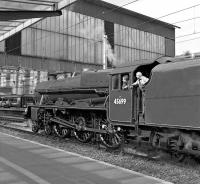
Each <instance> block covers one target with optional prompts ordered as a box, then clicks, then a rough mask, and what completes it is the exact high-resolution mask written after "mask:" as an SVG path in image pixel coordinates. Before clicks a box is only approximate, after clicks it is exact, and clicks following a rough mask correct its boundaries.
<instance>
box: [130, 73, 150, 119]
mask: <svg viewBox="0 0 200 184" xmlns="http://www.w3.org/2000/svg"><path fill="white" fill-rule="evenodd" d="M136 78H137V80H136V81H135V82H134V83H133V84H131V88H133V87H134V86H135V87H137V86H138V87H139V88H140V90H141V103H142V104H141V106H142V116H143V118H144V116H145V89H144V87H145V85H146V84H147V82H148V81H149V79H148V78H147V77H145V76H143V75H142V73H141V72H137V73H136Z"/></svg>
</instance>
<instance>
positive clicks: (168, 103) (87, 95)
mask: <svg viewBox="0 0 200 184" xmlns="http://www.w3.org/2000/svg"><path fill="white" fill-rule="evenodd" d="M141 63H143V64H141V65H134V66H126V67H119V68H115V69H109V70H102V71H87V72H83V73H81V74H80V75H79V76H75V77H73V78H68V79H64V80H58V81H56V80H55V81H47V82H42V83H40V84H39V85H38V86H37V88H36V92H37V94H38V95H39V96H40V101H39V102H38V104H37V105H33V106H30V107H29V109H28V112H27V116H29V117H31V119H32V121H33V127H32V130H33V131H34V132H38V131H39V130H40V129H44V131H45V132H46V134H47V135H49V134H51V133H52V131H54V132H55V133H56V134H57V135H58V136H59V137H67V136H70V135H72V133H73V134H74V136H75V137H76V138H77V139H78V140H79V141H81V142H88V141H90V140H91V139H92V138H93V139H97V138H98V139H99V140H100V141H101V142H102V143H103V144H104V145H105V146H106V147H109V148H117V147H119V146H120V145H121V144H122V142H124V140H126V142H128V140H129V139H133V140H139V141H140V142H141V143H142V142H146V143H149V144H150V145H151V146H152V147H155V148H158V149H165V150H167V151H169V152H171V153H173V154H174V155H175V157H176V158H178V159H179V160H181V159H183V158H184V157H185V155H186V154H190V155H195V156H199V155H200V142H199V141H200V139H199V138H200V124H199V123H200V78H199V72H200V62H197V61H192V60H188V61H181V62H174V59H173V58H167V57H163V58H158V59H155V60H152V61H151V62H149V61H148V62H146V64H145V62H144V61H141ZM137 71H140V72H142V73H143V75H144V76H146V77H148V78H149V82H148V84H147V85H146V86H145V92H144V94H142V93H141V91H140V89H139V88H136V87H133V88H127V89H125V90H124V89H123V88H122V78H123V76H124V75H127V76H128V79H129V81H128V84H129V86H130V85H131V84H132V83H134V82H135V81H136V78H135V74H136V72H137ZM143 98H145V100H143ZM143 102H144V103H145V104H142V103H143ZM143 108H144V109H143Z"/></svg>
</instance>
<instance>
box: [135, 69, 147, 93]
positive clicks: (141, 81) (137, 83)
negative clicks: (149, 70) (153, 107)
mask: <svg viewBox="0 0 200 184" xmlns="http://www.w3.org/2000/svg"><path fill="white" fill-rule="evenodd" d="M136 78H137V80H136V81H135V82H134V83H133V84H131V86H139V88H140V89H141V91H144V86H145V84H146V83H147V82H148V81H149V79H148V78H147V77H145V76H143V75H142V73H141V72H137V73H136Z"/></svg>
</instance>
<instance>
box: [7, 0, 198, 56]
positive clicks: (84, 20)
mask: <svg viewBox="0 0 200 184" xmlns="http://www.w3.org/2000/svg"><path fill="white" fill-rule="evenodd" d="M137 1H139V0H134V1H131V2H129V3H126V4H124V5H122V6H118V7H116V8H113V9H111V10H108V11H106V12H102V13H103V14H104V15H105V14H107V13H109V12H113V11H114V10H116V9H119V8H122V7H124V6H127V5H129V4H132V3H135V2H137ZM197 6H200V4H196V5H193V6H190V7H187V8H184V9H181V10H177V11H174V12H171V13H168V14H166V15H163V16H160V17H158V18H155V19H153V20H149V21H144V22H143V23H140V24H137V25H135V27H134V28H137V27H139V26H141V25H143V24H146V23H150V22H154V21H156V20H158V19H161V18H164V17H167V16H170V15H173V14H176V13H179V12H182V11H186V10H188V9H191V8H194V7H197ZM90 19H92V17H87V18H83V20H81V21H79V22H78V23H76V24H73V25H71V26H68V27H67V28H65V29H63V30H67V29H70V28H72V27H74V26H76V25H78V24H80V23H83V22H86V21H88V20H90ZM123 30H124V29H121V30H119V31H118V32H121V31H123ZM112 35H113V36H114V34H113V33H110V34H107V36H112ZM45 37H50V35H47V36H45ZM41 39H44V38H38V39H37V40H41ZM37 40H35V41H37ZM25 44H27V43H25ZM25 44H23V45H25ZM29 44H31V43H29ZM23 45H20V46H19V47H16V48H13V49H11V50H9V51H7V53H9V52H12V51H13V50H16V49H19V48H20V47H21V46H23ZM55 52H56V51H55Z"/></svg>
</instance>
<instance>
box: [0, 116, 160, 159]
mask: <svg viewBox="0 0 200 184" xmlns="http://www.w3.org/2000/svg"><path fill="white" fill-rule="evenodd" d="M13 121H15V123H13ZM24 121H25V119H24V118H19V119H15V117H8V116H4V117H2V116H0V127H2V128H4V129H8V130H10V131H16V132H20V133H23V134H27V135H36V136H38V137H44V136H46V134H45V133H44V131H40V132H39V133H37V134H35V133H34V132H32V130H31V127H29V128H28V127H25V126H19V125H20V123H23V122H24ZM55 137H57V136H56V134H55V133H53V134H52V135H51V136H48V138H49V139H51V138H52V139H55ZM57 138H58V139H59V141H62V142H63V141H65V140H70V141H71V143H72V144H73V143H75V144H82V145H86V146H93V147H96V148H97V149H103V150H106V151H107V152H110V153H114V154H115V153H119V154H121V155H132V156H135V157H142V158H146V159H150V160H159V159H161V157H160V155H161V154H160V152H158V150H156V151H154V150H152V149H151V148H150V147H146V148H145V149H144V148H143V147H142V148H141V147H139V148H137V146H134V145H137V143H136V142H131V143H129V144H127V143H126V144H124V145H123V147H120V148H119V149H117V150H112V149H109V148H106V147H105V146H104V145H102V144H101V143H97V142H96V141H95V140H94V141H93V140H92V141H91V142H89V143H81V142H79V141H78V140H77V139H76V138H75V137H74V136H72V137H70V138H64V139H62V138H59V137H57ZM162 156H163V153H162Z"/></svg>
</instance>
